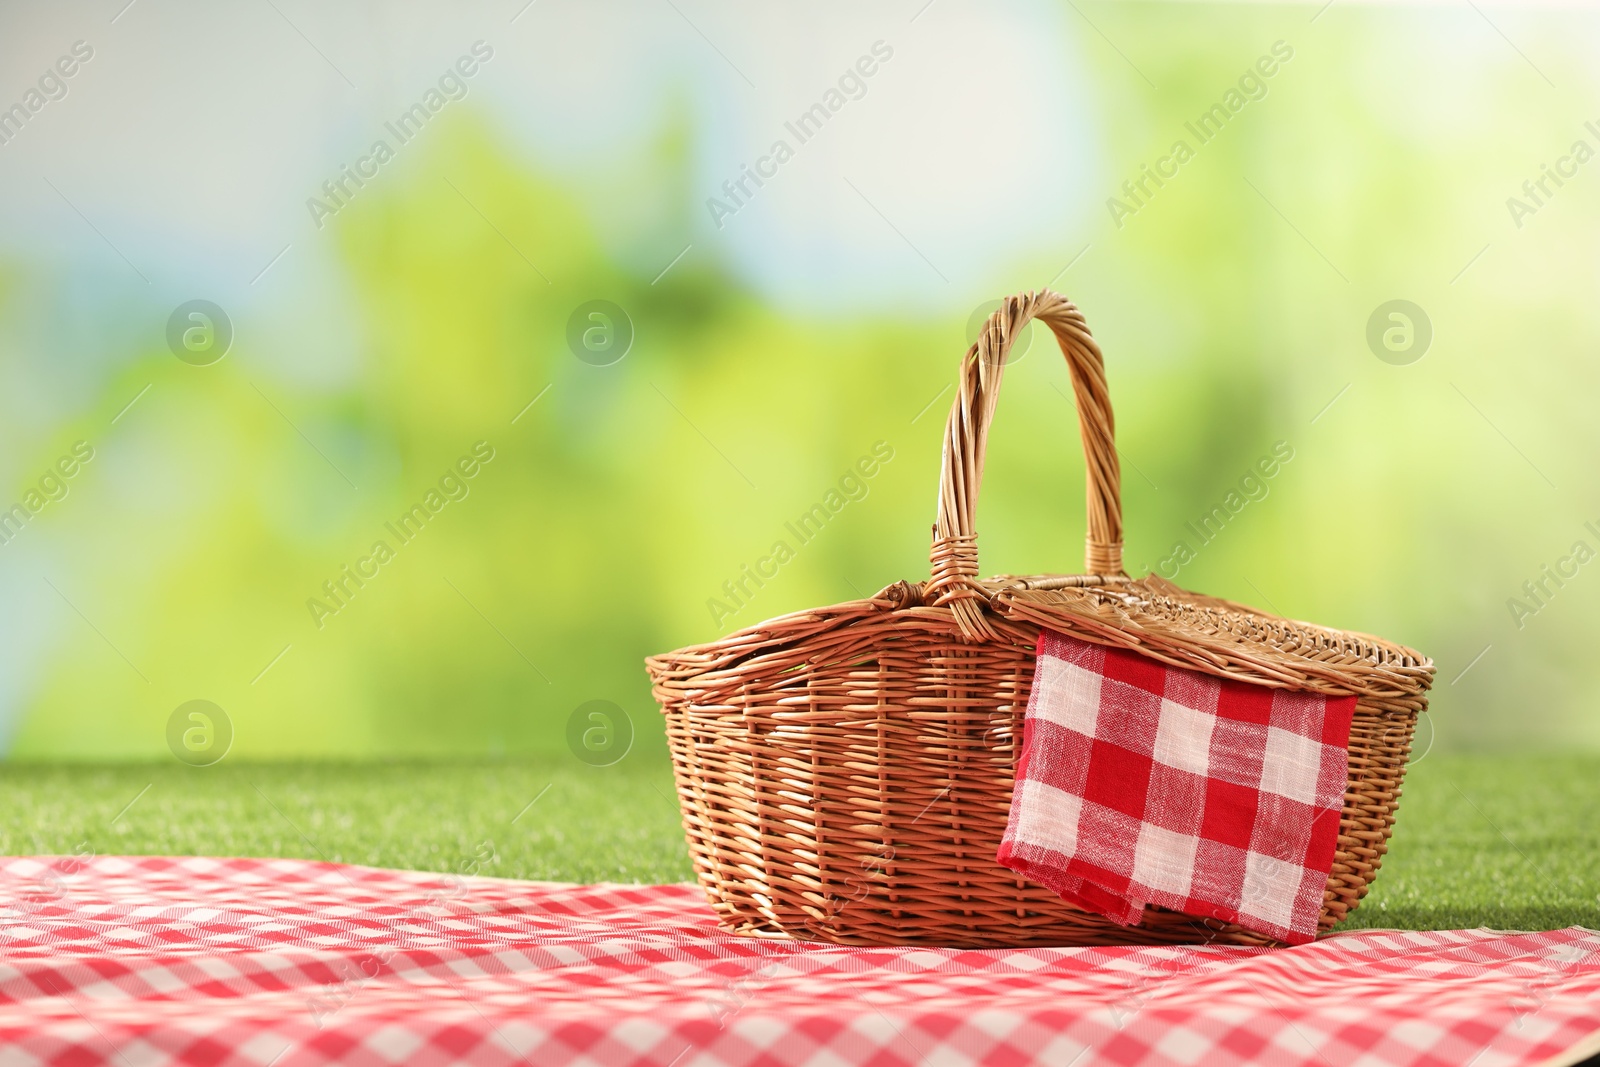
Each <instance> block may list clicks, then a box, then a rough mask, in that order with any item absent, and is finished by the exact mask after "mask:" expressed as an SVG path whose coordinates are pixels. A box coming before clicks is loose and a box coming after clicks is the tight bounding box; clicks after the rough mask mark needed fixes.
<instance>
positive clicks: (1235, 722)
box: [998, 630, 1356, 944]
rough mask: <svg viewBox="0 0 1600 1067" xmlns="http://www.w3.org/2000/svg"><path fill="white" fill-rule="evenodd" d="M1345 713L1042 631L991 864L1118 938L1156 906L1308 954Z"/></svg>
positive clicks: (1346, 700)
mask: <svg viewBox="0 0 1600 1067" xmlns="http://www.w3.org/2000/svg"><path fill="white" fill-rule="evenodd" d="M1355 703H1356V701H1355V697H1353V696H1352V697H1324V696H1320V695H1317V694H1314V693H1303V692H1293V691H1290V690H1286V689H1274V688H1269V687H1267V686H1261V685H1250V684H1245V683H1241V682H1233V681H1224V680H1221V679H1218V678H1215V677H1212V676H1211V675H1207V674H1202V673H1200V672H1198V671H1192V670H1186V669H1183V668H1179V667H1170V666H1167V665H1166V664H1163V663H1160V662H1158V661H1156V660H1153V659H1150V658H1147V657H1144V656H1140V655H1137V654H1135V653H1132V652H1128V651H1125V650H1122V649H1113V648H1106V647H1104V646H1101V645H1094V644H1090V643H1088V642H1085V641H1080V640H1077V639H1076V638H1072V637H1066V636H1063V635H1062V634H1058V633H1054V632H1052V631H1049V630H1043V631H1041V632H1040V634H1039V643H1038V663H1037V666H1036V668H1035V672H1034V679H1033V692H1032V694H1031V696H1030V697H1029V700H1028V711H1027V718H1026V721H1025V723H1024V732H1023V749H1022V755H1021V758H1020V760H1019V762H1018V765H1017V784H1016V790H1015V792H1014V793H1013V795H1012V800H1011V817H1010V820H1009V822H1008V824H1007V826H1006V833H1005V838H1004V840H1003V841H1002V842H1001V845H1000V851H999V855H998V859H999V861H1000V863H1001V864H1003V865H1004V866H1006V867H1008V868H1010V869H1012V870H1014V871H1016V872H1017V873H1018V874H1021V875H1022V876H1023V877H1025V878H1028V879H1030V880H1032V881H1035V882H1038V883H1039V884H1040V885H1043V886H1046V887H1047V888H1049V889H1051V890H1054V891H1055V892H1056V893H1057V894H1059V895H1060V896H1061V898H1062V899H1063V900H1065V901H1067V902H1068V903H1069V904H1072V905H1074V906H1076V907H1079V908H1082V909H1084V910H1085V911H1090V912H1094V913H1096V914H1099V915H1103V916H1105V917H1106V918H1108V919H1111V920H1112V921H1114V922H1117V923H1120V924H1122V925H1124V926H1130V925H1134V924H1137V923H1138V922H1139V921H1140V919H1141V918H1142V916H1143V914H1144V909H1145V907H1146V906H1147V905H1150V904H1155V905H1158V906H1160V907H1163V908H1170V909H1172V910H1173V911H1179V912H1183V913H1185V914H1187V915H1194V916H1198V917H1202V918H1212V919H1220V920H1223V921H1225V922H1234V923H1238V924H1239V925H1240V926H1243V927H1246V928H1247V929H1250V930H1254V931H1256V932H1258V933H1262V934H1266V935H1267V936H1269V937H1272V938H1275V939H1276V940H1279V941H1285V942H1288V943H1290V944H1303V943H1305V942H1307V941H1310V940H1312V939H1313V938H1315V937H1316V934H1317V918H1318V916H1319V915H1320V914H1321V911H1322V902H1323V893H1324V890H1325V888H1326V886H1327V882H1328V874H1329V872H1330V871H1331V869H1332V867H1333V856H1334V850H1335V845H1336V843H1337V840H1338V834H1339V815H1340V811H1341V810H1342V808H1343V803H1344V791H1345V785H1346V782H1347V779H1348V772H1349V766H1348V751H1347V749H1348V745H1349V741H1350V722H1351V718H1352V716H1353V715H1354V713H1355Z"/></svg>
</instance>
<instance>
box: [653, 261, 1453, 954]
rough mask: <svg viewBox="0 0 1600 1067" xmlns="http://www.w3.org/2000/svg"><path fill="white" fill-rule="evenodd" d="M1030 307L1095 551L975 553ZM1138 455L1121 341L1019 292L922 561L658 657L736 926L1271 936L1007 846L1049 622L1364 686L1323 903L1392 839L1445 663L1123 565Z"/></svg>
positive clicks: (660, 685) (1262, 669) (983, 355)
mask: <svg viewBox="0 0 1600 1067" xmlns="http://www.w3.org/2000/svg"><path fill="white" fill-rule="evenodd" d="M1032 319H1038V320H1039V321H1040V322H1043V323H1045V324H1046V325H1047V326H1049V328H1050V329H1051V330H1052V331H1053V332H1054V333H1055V335H1056V338H1057V341H1058V342H1059V344H1060V347H1061V351H1062V353H1063V355H1065V357H1066V359H1067V363H1068V367H1069V369H1070V371H1071V374H1072V383H1073V389H1074V392H1075V394H1076V399H1077V404H1078V413H1079V426H1080V430H1081V434H1082V438H1083V445H1084V456H1085V461H1086V464H1087V470H1088V477H1087V479H1086V483H1087V497H1088V500H1087V515H1088V537H1087V547H1086V552H1085V570H1086V571H1087V572H1088V573H1087V574H1083V575H1073V576H1051V575H1042V576H1033V577H1018V576H1012V575H1004V576H1000V577H996V578H991V579H987V580H984V579H980V578H979V577H978V557H977V540H976V532H975V530H974V527H973V519H974V511H975V509H976V504H977V496H978V487H979V484H980V482H981V478H982V471H983V457H984V452H985V447H986V444H987V439H988V431H989V425H990V422H991V420H992V418H993V414H994V408H995V402H996V399H997V397H998V392H999V387H1000V381H1001V377H1002V374H1003V372H1004V369H1005V359H1006V354H1007V352H1008V351H1009V349H1010V346H1011V341H1012V339H1013V338H1014V337H1015V336H1016V335H1017V334H1018V332H1019V331H1020V330H1021V329H1022V328H1023V327H1024V326H1026V325H1027V323H1028V322H1029V321H1030V320H1032ZM1121 541H1122V517H1121V497H1120V474H1119V467H1118V462H1117V452H1116V448H1115V444H1114V425H1113V419H1112V411H1111V403H1110V396H1109V393H1108V392H1107V389H1106V381H1105V372H1104V367H1103V363H1102V360H1101V355H1100V350H1099V348H1098V346H1097V345H1096V344H1095V342H1094V340H1093V338H1092V337H1091V336H1090V334H1089V331H1088V329H1087V327H1086V326H1085V324H1084V320H1083V316H1082V314H1081V313H1080V312H1079V311H1078V309H1077V308H1076V307H1075V306H1074V305H1073V304H1072V303H1071V302H1070V301H1068V300H1067V299H1066V298H1064V297H1062V296H1059V295H1057V294H1055V293H1052V292H1049V291H1041V292H1038V293H1030V294H1026V295H1023V296H1017V297H1012V298H1010V299H1008V300H1007V301H1005V302H1004V303H1003V305H1002V306H1001V308H1000V310H999V311H997V312H996V313H995V314H994V315H993V316H992V317H991V318H990V320H989V322H988V324H987V326H986V327H985V329H984V331H983V333H982V334H981V335H980V337H979V339H978V341H977V343H976V344H974V345H973V346H972V347H971V348H970V349H969V350H968V352H967V355H966V358H965V360H964V361H963V363H962V368H961V380H960V391H959V393H958V395H957V397H956V399H955V401H954V402H953V405H952V408H951V412H950V417H949V420H948V422H947V424H946V430H945V443H944V454H943V467H942V470H941V476H940V485H939V502H938V514H937V521H936V523H935V525H934V540H933V548H932V552H931V554H930V556H931V562H932V567H931V574H932V576H931V578H930V579H929V580H928V581H926V582H919V583H909V582H897V583H895V584H894V585H891V586H888V587H887V588H885V589H883V590H882V591H881V592H879V593H877V594H876V595H874V596H872V597H870V598H868V599H864V600H855V601H849V602H846V603H843V604H838V605H834V606H832V607H826V608H819V609H815V610H812V611H803V612H796V613H794V614H790V615H785V616H782V617H780V618H777V619H771V620H768V621H767V622H764V623H760V624H758V625H756V626H752V627H750V628H748V629H745V630H741V631H738V632H737V633H734V634H730V635H728V636H727V637H724V638H722V639H721V640H718V641H715V642H711V643H709V644H703V645H696V646H693V647H690V648H685V649H680V650H678V651H676V652H671V653H667V654H665V655H661V656H653V657H651V658H650V659H649V660H648V661H647V665H648V668H649V671H650V675H651V679H652V682H653V683H654V692H655V696H656V699H657V700H658V701H659V702H660V704H661V707H662V710H663V712H664V714H665V716H666V723H667V738H668V743H669V746H670V748H671V752H672V758H673V767H674V774H675V778H676V783H677V792H678V798H679V801H680V804H681V806H682V809H683V818H684V827H685V830H686V833H687V837H688V843H689V850H690V853H691V856H692V858H693V861H694V865H695V870H696V873H697V875H698V877H699V881H700V884H701V885H702V887H704V889H705V891H706V893H707V895H708V897H709V899H710V901H711V904H712V906H713V908H714V909H715V910H716V912H717V915H718V918H719V920H720V922H721V923H722V925H723V926H725V927H727V928H729V929H731V930H734V931H737V932H740V933H746V934H752V935H758V936H774V935H776V936H789V937H795V938H800V939H805V940H822V941H831V942H835V943H841V944H936V945H949V946H973V947H985V946H990V947H993V946H1011V945H1040V944H1099V943H1127V942H1138V941H1143V942H1152V943H1179V942H1222V943H1227V942H1233V943H1260V942H1261V941H1262V938H1261V937H1260V935H1257V934H1253V933H1251V932H1249V931H1246V930H1243V929H1240V928H1238V927H1236V926H1232V925H1228V924H1223V923H1219V922H1216V921H1212V920H1199V919H1192V918H1189V917H1187V916H1183V915H1179V914H1177V913H1174V912H1169V911H1164V910H1161V909H1158V908H1154V907H1152V908H1149V909H1147V911H1146V916H1145V920H1144V922H1143V923H1142V924H1141V925H1140V926H1138V927H1132V928H1124V927H1120V926H1117V925H1115V924H1113V923H1111V922H1109V921H1108V920H1106V919H1103V918H1101V917H1099V916H1096V915H1091V914H1088V913H1086V912H1082V911H1079V910H1077V909H1075V908H1073V907H1071V906H1070V905H1067V904H1066V903H1064V902H1062V901H1061V900H1060V899H1059V898H1058V897H1057V896H1056V895H1055V894H1054V893H1052V892H1051V891H1050V890H1048V889H1045V888H1043V887H1041V886H1037V885H1034V884H1033V883H1031V882H1028V881H1026V880H1024V879H1020V878H1018V876H1017V875H1016V874H1015V873H1014V872H1012V871H1010V870H1007V869H1006V868H1003V867H1001V866H1000V865H999V864H998V863H997V862H996V861H995V852H996V849H997V848H998V847H999V844H1000V839H1001V837H1002V835H1003V834H1004V831H1005V827H1006V820H1007V816H1008V814H1009V812H1010V807H1011V792H1012V785H1013V781H1014V774H1015V764H1016V759H1017V755H1018V751H1019V748H1020V745H1021V741H1022V724H1023V716H1024V713H1025V711H1026V709H1027V704H1028V695H1029V689H1030V685H1031V681H1032V677H1033V668H1034V646H1035V643H1036V640H1037V638H1038V633H1039V629H1040V628H1041V627H1047V628H1049V629H1053V630H1056V631H1058V632H1061V633H1065V634H1070V635H1072V636H1074V637H1078V638H1081V639H1083V640H1087V641H1092V642H1097V643H1100V644H1104V645H1112V646H1117V647H1123V648H1130V649H1135V650H1137V651H1139V652H1140V653H1142V654H1144V655H1147V656H1151V657H1153V658H1156V659H1158V660H1161V661H1162V662H1164V663H1168V664H1172V665H1174V666H1180V667H1186V668H1190V669H1194V670H1199V671H1203V672H1206V673H1208V674H1211V675H1214V676H1217V677H1219V678H1226V679H1232V680H1236V681H1245V682H1255V683H1258V684H1262V685H1267V686H1276V687H1288V688H1295V689H1303V690H1311V691H1316V692H1320V693H1325V694H1330V695H1348V694H1353V695H1355V696H1356V698H1357V701H1356V711H1355V720H1354V723H1353V725H1352V728H1351V735H1350V764H1349V765H1350V778H1349V785H1348V788H1347V790H1346V792H1345V800H1344V809H1343V812H1342V814H1341V818H1340V827H1339V839H1338V846H1337V852H1336V855H1335V859H1334V865H1333V871H1332V874H1331V876H1330V877H1329V879H1328V888H1327V892H1326V896H1325V898H1324V904H1323V910H1322V915H1321V919H1320V922H1319V926H1320V928H1321V929H1323V930H1326V929H1328V928H1330V927H1332V926H1334V925H1335V924H1337V923H1338V922H1339V921H1340V920H1342V919H1343V918H1344V917H1345V916H1346V915H1347V914H1349V912H1350V911H1351V909H1353V908H1354V907H1355V906H1356V905H1357V903H1358V902H1359V901H1360V899H1361V898H1362V897H1363V896H1364V895H1365V894H1366V892H1367V887H1368V885H1369V884H1370V883H1371V881H1372V878H1373V876H1374V875H1375V874H1376V872H1377V869H1378V865H1379V863H1380V862H1381V860H1382V857H1383V854H1384V852H1385V850H1386V847H1387V841H1388V838H1389V834H1390V831H1391V829H1392V827H1393V824H1394V815H1395V809H1396V806H1397V804H1398V802H1399V798H1400V784H1401V778H1402V777H1403V775H1404V772H1405V763H1406V757H1407V754H1408V753H1409V751H1410V746H1411V736H1412V731H1413V728H1414V726H1415V724H1416V719H1417V715H1418V714H1419V713H1420V712H1422V711H1424V710H1425V709H1426V706H1427V689H1428V686H1429V685H1430V683H1431V681H1432V677H1433V665H1432V663H1431V662H1430V661H1428V660H1427V659H1426V658H1425V657H1423V656H1421V655H1420V654H1418V653H1416V652H1413V651H1411V650H1410V649H1406V648H1403V647H1400V646H1398V645H1394V644H1390V643H1388V642H1385V641H1381V640H1379V639H1377V638H1373V637H1368V636H1366V635H1362V634H1353V633H1346V632H1341V631H1336V630H1330V629H1326V628H1323V627H1319V626H1314V625H1311V624H1308V623H1301V622H1292V621H1289V620H1286V619H1280V618H1277V617H1275V616H1271V615H1268V614H1265V613H1262V612H1258V611H1256V610H1254V609H1252V608H1248V607H1245V606H1243V605H1240V604H1235V603H1232V602H1229V601H1224V600H1219V599H1216V598H1213V597H1206V596H1201V595H1198V594H1194V593H1189V592H1186V591H1184V590H1182V589H1180V588H1178V587H1177V586H1175V585H1172V584H1171V583H1169V582H1166V581H1163V580H1162V579H1160V578H1158V577H1155V576H1151V577H1149V578H1146V579H1143V580H1134V579H1131V578H1129V577H1128V576H1127V575H1126V574H1125V573H1124V572H1123V569H1122V543H1121Z"/></svg>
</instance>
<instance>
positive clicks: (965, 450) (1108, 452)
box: [927, 289, 1123, 638]
mask: <svg viewBox="0 0 1600 1067" xmlns="http://www.w3.org/2000/svg"><path fill="white" fill-rule="evenodd" d="M1033 319H1038V320H1039V321H1040V322H1042V323H1044V324H1045V325H1047V326H1049V327H1050V329H1051V330H1052V331H1053V332H1054V333H1055V335H1056V341H1057V342H1058V343H1059V344H1060V346H1061V353H1062V355H1064V356H1066V357H1067V367H1068V368H1069V369H1070V370H1071V372H1072V391H1073V393H1074V394H1076V396H1077V401H1078V429H1079V431H1080V432H1081V433H1082V435H1083V456H1084V462H1085V464H1086V465H1087V468H1088V478H1087V490H1088V516H1089V531H1088V537H1087V544H1086V548H1085V550H1084V570H1085V571H1087V572H1088V573H1089V574H1097V575H1121V574H1122V573H1123V570H1122V472H1121V468H1120V466H1119V465H1118V463H1117V449H1116V443H1115V436H1116V434H1115V426H1114V422H1113V419H1112V415H1111V395H1110V393H1109V392H1108V391H1107V389H1106V372H1105V364H1104V362H1103V361H1102V360H1101V357H1100V346H1099V345H1097V344H1095V341H1094V338H1093V337H1091V336H1090V335H1089V328H1088V326H1087V325H1086V324H1085V323H1084V319H1083V313H1082V312H1081V311H1079V310H1078V308H1077V306H1076V305H1075V304H1073V303H1072V301H1070V300H1068V299H1067V298H1066V297H1064V296H1062V295H1060V294H1059V293H1054V292H1051V291H1050V290H1048V289H1041V290H1039V291H1038V292H1036V293H1022V294H1019V295H1017V296H1012V297H1007V298H1006V299H1005V300H1004V301H1003V302H1002V303H1001V305H1000V310H998V311H996V312H995V313H994V314H993V315H991V316H989V321H988V323H986V324H985V326H984V328H983V331H982V332H981V333H980V334H979V335H978V340H977V342H976V343H975V344H974V345H973V346H972V347H971V348H969V349H967V355H966V358H965V359H963V360H962V363H961V383H960V391H959V392H958V394H957V396H956V399H955V402H954V403H953V404H952V405H951V407H950V418H949V420H948V421H947V422H946V423H945V428H944V459H943V465H942V467H941V469H940V471H939V515H938V520H937V521H936V522H935V523H934V527H933V550H932V552H931V554H930V559H931V560H932V563H933V580H932V582H931V583H930V584H929V586H928V590H927V591H928V593H930V594H933V596H934V601H933V602H934V603H936V604H941V605H942V604H951V605H952V606H953V607H954V609H955V611H956V619H957V621H958V622H959V623H961V629H962V631H963V632H964V633H966V634H967V635H968V636H969V637H974V638H980V637H985V636H990V635H991V634H992V631H990V629H989V626H988V624H987V623H986V622H985V621H984V620H983V617H982V612H981V610H980V609H979V606H978V604H977V603H976V602H975V601H977V600H978V599H980V598H981V596H982V593H981V590H979V589H978V588H977V587H976V585H975V582H976V579H977V577H978V543H977V536H978V535H977V531H976V530H975V529H974V528H973V522H974V513H975V512H976V511H977V507H978V488H979V486H980V485H981V484H982V482H983V457H984V452H985V450H986V449H987V448H988V444H989V423H990V422H991V421H992V420H993V418H994V408H995V402H996V400H998V399H999V395H1000V379H1001V376H1002V375H1003V373H1004V371H1005V359H1006V355H1007V354H1008V353H1009V352H1010V351H1011V344H1012V342H1013V341H1014V340H1015V339H1016V337H1017V335H1018V334H1019V333H1021V332H1022V330H1023V328H1024V327H1026V326H1027V325H1028V323H1029V322H1030V321H1032V320H1033Z"/></svg>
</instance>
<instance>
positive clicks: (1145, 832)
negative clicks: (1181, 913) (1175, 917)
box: [1133, 823, 1200, 897]
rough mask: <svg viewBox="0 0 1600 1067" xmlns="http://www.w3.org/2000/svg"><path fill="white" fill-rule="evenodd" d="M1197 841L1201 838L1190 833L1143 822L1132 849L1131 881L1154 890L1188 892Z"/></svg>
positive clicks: (1192, 874) (1180, 893)
mask: <svg viewBox="0 0 1600 1067" xmlns="http://www.w3.org/2000/svg"><path fill="white" fill-rule="evenodd" d="M1199 844H1200V839H1199V838H1197V837H1195V836H1193V835H1192V834H1177V833H1173V832H1172V831H1171V830H1163V829H1162V828H1161V827H1159V826H1156V825H1154V824H1152V823H1145V824H1144V825H1143V826H1142V827H1140V829H1139V843H1138V844H1137V845H1136V846H1134V850H1133V880H1134V882H1136V883H1138V884H1139V885H1141V886H1148V887H1149V888H1151V889H1154V890H1156V891H1157V892H1161V893H1171V894H1173V895H1174V896H1180V897H1186V896H1188V895H1189V882H1190V880H1191V879H1192V878H1193V877H1194V854H1195V849H1196V847H1198V846H1199Z"/></svg>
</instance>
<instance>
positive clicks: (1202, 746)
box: [1155, 699, 1217, 777]
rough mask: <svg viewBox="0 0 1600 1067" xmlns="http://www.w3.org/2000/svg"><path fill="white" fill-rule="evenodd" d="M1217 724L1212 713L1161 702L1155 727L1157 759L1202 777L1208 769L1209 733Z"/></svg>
mask: <svg viewBox="0 0 1600 1067" xmlns="http://www.w3.org/2000/svg"><path fill="white" fill-rule="evenodd" d="M1216 725H1217V716H1216V714H1215V713H1214V712H1211V711H1200V710H1197V709H1195V708H1190V707H1185V706H1184V705H1182V704H1178V703H1174V702H1173V701H1172V700H1170V699H1165V700H1162V701H1161V722H1160V724H1159V725H1158V726H1157V727H1156V748H1155V758H1156V760H1157V761H1158V762H1161V763H1165V764H1166V765H1167V766H1168V767H1176V768H1177V769H1178V770H1180V771H1188V772H1190V773H1191V774H1198V775H1200V776H1201V777H1204V776H1205V775H1207V774H1209V773H1210V770H1211V732H1212V730H1214V729H1215V728H1216Z"/></svg>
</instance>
